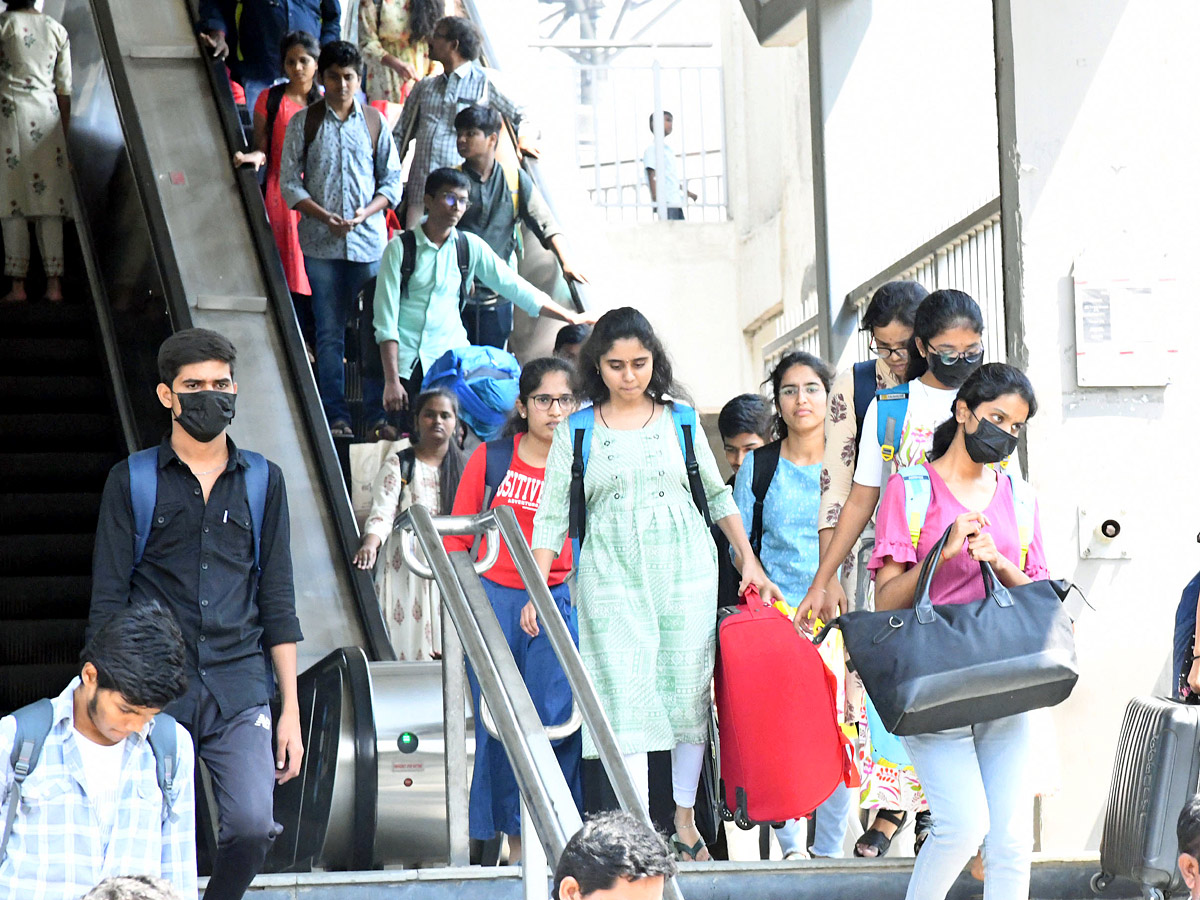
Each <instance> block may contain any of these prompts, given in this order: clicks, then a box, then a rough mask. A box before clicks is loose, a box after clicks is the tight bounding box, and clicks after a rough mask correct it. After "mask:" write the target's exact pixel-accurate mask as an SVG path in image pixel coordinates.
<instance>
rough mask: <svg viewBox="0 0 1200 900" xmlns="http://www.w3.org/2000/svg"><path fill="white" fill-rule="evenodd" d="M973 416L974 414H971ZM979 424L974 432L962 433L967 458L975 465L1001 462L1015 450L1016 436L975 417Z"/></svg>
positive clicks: (992, 423)
mask: <svg viewBox="0 0 1200 900" xmlns="http://www.w3.org/2000/svg"><path fill="white" fill-rule="evenodd" d="M971 415H973V416H974V415H975V413H971ZM975 421H976V422H978V423H979V425H978V427H977V428H976V429H975V430H974V431H964V432H963V443H964V444H965V445H966V448H967V456H969V457H971V459H973V460H974V461H975V462H977V463H984V464H986V463H998V462H1003V461H1004V460H1006V459H1008V458H1009V457H1010V456H1012V453H1013V451H1014V450H1016V449H1017V436H1016V435H1015V434H1009V433H1008V432H1007V431H1005V430H1004V429H1003V428H1001V427H1000V426H999V425H997V424H996V423H995V422H990V421H988V420H987V419H981V418H979V417H978V416H975Z"/></svg>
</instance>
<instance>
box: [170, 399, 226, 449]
mask: <svg viewBox="0 0 1200 900" xmlns="http://www.w3.org/2000/svg"><path fill="white" fill-rule="evenodd" d="M175 396H176V397H177V398H179V415H177V416H176V417H175V421H176V422H178V423H179V425H180V427H181V428H182V429H183V430H184V431H186V432H187V433H188V434H189V435H191V437H192V438H193V439H194V440H197V441H199V442H200V443H202V444H207V443H208V442H209V441H214V440H216V439H217V438H218V437H220V435H221V432H223V431H224V430H225V429H226V428H228V427H229V423H230V422H232V421H233V411H234V402H235V401H236V400H237V394H232V393H227V392H226V391H188V392H187V393H183V394H176V395H175Z"/></svg>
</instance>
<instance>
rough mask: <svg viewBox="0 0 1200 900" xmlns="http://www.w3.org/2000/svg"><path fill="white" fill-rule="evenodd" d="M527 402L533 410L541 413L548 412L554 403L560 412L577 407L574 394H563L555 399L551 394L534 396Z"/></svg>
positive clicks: (577, 403) (577, 402)
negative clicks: (531, 405)
mask: <svg viewBox="0 0 1200 900" xmlns="http://www.w3.org/2000/svg"><path fill="white" fill-rule="evenodd" d="M529 402H530V403H532V404H533V408H534V409H536V410H540V411H541V412H547V411H549V409H550V407H551V406H553V405H554V404H555V403H557V404H558V408H559V409H561V410H564V411H565V410H568V409H574V408H575V407H576V406H578V405H579V401H578V400H577V399H576V398H575V395H574V394H563V395H562V396H561V397H555V396H554V395H553V394H534V395H533V396H532V397H530V398H529Z"/></svg>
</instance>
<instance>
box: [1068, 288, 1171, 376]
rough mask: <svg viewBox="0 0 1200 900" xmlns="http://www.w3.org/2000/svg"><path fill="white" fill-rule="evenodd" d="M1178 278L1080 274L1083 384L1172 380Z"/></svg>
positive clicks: (1078, 355)
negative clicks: (1090, 276)
mask: <svg viewBox="0 0 1200 900" xmlns="http://www.w3.org/2000/svg"><path fill="white" fill-rule="evenodd" d="M1174 303H1175V281H1174V279H1169V278H1158V279H1142V280H1138V279H1133V278H1101V279H1097V278H1088V277H1086V276H1081V275H1080V274H1079V273H1076V276H1075V366H1076V380H1077V381H1078V383H1079V386H1080V387H1153V386H1158V385H1165V384H1168V383H1169V382H1170V367H1171V361H1172V357H1173V356H1174V355H1175V354H1176V353H1177V350H1178V348H1177V344H1176V341H1177V339H1178V335H1177V334H1176V333H1175V332H1176V331H1177V329H1172V328H1171V327H1170V322H1171V309H1172V307H1173V305H1174Z"/></svg>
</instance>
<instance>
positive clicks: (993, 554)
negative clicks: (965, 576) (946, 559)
mask: <svg viewBox="0 0 1200 900" xmlns="http://www.w3.org/2000/svg"><path fill="white" fill-rule="evenodd" d="M967 553H968V554H969V555H970V557H971V559H973V560H975V562H985V563H991V564H992V565H993V566H995V567H996V568H997V569H999V568H1001V567H1003V566H1004V565H1006V564H1007V563H1008V560H1007V559H1006V558H1005V557H1003V556H1001V555H1000V551H999V550H997V549H996V540H995V538H993V537H992V533H991V532H990V531H981V532H979V533H978V534H975V535H972V536H971V537H969V538H967Z"/></svg>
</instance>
